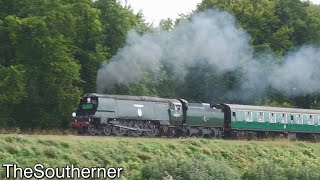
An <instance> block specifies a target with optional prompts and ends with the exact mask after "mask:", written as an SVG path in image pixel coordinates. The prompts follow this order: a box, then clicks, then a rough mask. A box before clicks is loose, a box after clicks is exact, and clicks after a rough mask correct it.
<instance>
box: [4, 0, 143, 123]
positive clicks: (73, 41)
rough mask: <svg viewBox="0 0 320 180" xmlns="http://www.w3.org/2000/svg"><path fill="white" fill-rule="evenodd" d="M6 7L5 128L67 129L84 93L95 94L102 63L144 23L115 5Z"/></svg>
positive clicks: (63, 1) (19, 1)
mask: <svg viewBox="0 0 320 180" xmlns="http://www.w3.org/2000/svg"><path fill="white" fill-rule="evenodd" d="M0 5H1V6H0V9H1V13H0V18H1V19H0V38H1V42H0V75H1V80H0V92H1V93H0V94H1V95H0V107H1V112H0V124H1V125H9V126H19V127H21V128H28V127H31V128H53V127H67V125H68V123H69V122H70V120H71V117H70V113H71V112H72V111H74V109H76V106H77V103H78V101H79V98H80V95H81V93H82V92H94V91H95V88H96V73H97V70H98V69H99V67H100V63H101V62H102V61H106V60H108V59H109V58H110V57H111V55H110V54H111V53H114V52H115V51H116V49H118V48H120V47H121V46H122V45H123V43H124V41H125V38H126V32H127V31H128V30H129V29H131V28H133V27H134V26H136V25H137V24H139V23H142V20H141V18H140V17H139V16H138V15H135V14H134V13H133V12H132V10H130V9H127V8H124V7H122V6H120V5H119V4H118V3H117V2H116V1H115V0H99V1H91V0H79V1H67V0H57V1H49V0H35V1H27V0H12V1H7V0H4V1H1V2H0ZM108 8H111V10H109V9H108ZM110 14H113V15H114V16H110ZM128 18H129V20H128ZM112 31H113V32H120V31H121V34H122V36H121V37H118V34H116V33H110V32H112ZM13 112H15V113H13Z"/></svg>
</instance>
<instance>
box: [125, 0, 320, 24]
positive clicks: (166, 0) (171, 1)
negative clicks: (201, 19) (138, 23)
mask: <svg viewBox="0 0 320 180" xmlns="http://www.w3.org/2000/svg"><path fill="white" fill-rule="evenodd" d="M201 1H202V0H127V2H128V4H130V5H131V7H132V8H133V9H134V11H135V12H138V11H139V10H142V11H143V14H144V16H145V18H146V20H147V22H150V23H151V22H154V25H155V26H157V25H158V23H159V21H160V20H161V19H166V18H171V19H176V18H177V17H178V14H181V13H188V12H191V11H192V10H194V9H195V8H196V6H197V4H199V3H200V2H201ZM311 1H312V2H313V3H315V4H319V3H320V0H311ZM120 2H125V0H120Z"/></svg>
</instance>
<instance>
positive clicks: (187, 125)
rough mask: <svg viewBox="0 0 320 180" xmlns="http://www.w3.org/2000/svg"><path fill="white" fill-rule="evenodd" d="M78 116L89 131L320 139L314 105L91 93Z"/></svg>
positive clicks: (78, 124) (79, 126)
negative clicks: (277, 104)
mask: <svg viewBox="0 0 320 180" xmlns="http://www.w3.org/2000/svg"><path fill="white" fill-rule="evenodd" d="M72 116H73V117H74V122H72V127H74V128H76V129H77V131H78V132H79V133H87V134H89V135H97V134H103V135H106V136H109V135H118V136H123V135H128V136H141V135H145V136H149V137H154V136H164V135H165V136H168V137H176V136H197V137H211V138H217V137H224V138H233V137H238V138H248V139H251V138H255V137H262V138H264V137H269V136H272V137H274V136H288V137H289V138H309V139H313V140H315V139H319V138H320V110H311V109H297V108H278V107H265V106H250V105H238V104H217V105H210V104H208V103H202V102H188V101H186V100H184V99H165V98H158V97H147V96H127V95H109V94H95V93H88V94H84V95H83V97H82V98H81V100H80V103H79V106H78V109H77V111H76V112H74V113H72Z"/></svg>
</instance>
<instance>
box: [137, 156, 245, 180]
mask: <svg viewBox="0 0 320 180" xmlns="http://www.w3.org/2000/svg"><path fill="white" fill-rule="evenodd" d="M237 174H238V173H237V172H235V170H234V169H232V168H230V167H229V165H228V164H226V163H225V162H223V161H218V160H214V159H212V158H199V157H189V158H188V159H183V158H175V157H166V158H161V159H157V160H151V161H148V162H146V163H145V166H143V167H142V171H141V175H142V177H141V179H177V180H179V179H181V180H184V179H193V180H196V179H199V180H200V179H201V180H205V179H239V177H238V176H237Z"/></svg>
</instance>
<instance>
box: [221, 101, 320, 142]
mask: <svg viewBox="0 0 320 180" xmlns="http://www.w3.org/2000/svg"><path fill="white" fill-rule="evenodd" d="M220 107H222V109H223V111H224V113H225V121H226V122H227V124H228V127H227V129H228V130H229V132H231V133H233V134H235V136H241V135H244V136H255V135H258V136H267V135H268V134H271V135H275V134H288V135H289V136H290V137H292V138H295V137H297V136H298V137H300V138H311V139H314V138H319V133H320V110H311V109H298V108H279V107H266V106H250V105H238V104H223V105H221V106H220Z"/></svg>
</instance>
